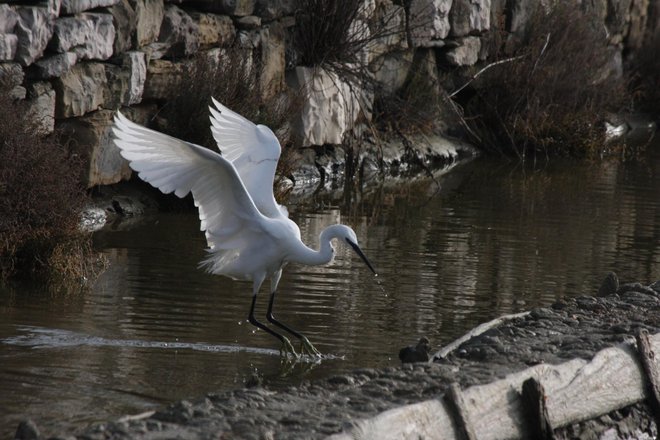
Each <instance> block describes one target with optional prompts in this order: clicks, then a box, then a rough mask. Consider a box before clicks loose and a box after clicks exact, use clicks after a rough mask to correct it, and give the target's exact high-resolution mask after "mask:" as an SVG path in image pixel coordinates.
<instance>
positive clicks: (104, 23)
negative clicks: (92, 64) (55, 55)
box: [48, 13, 115, 60]
mask: <svg viewBox="0 0 660 440" xmlns="http://www.w3.org/2000/svg"><path fill="white" fill-rule="evenodd" d="M114 40H115V27H114V25H113V18H112V15H110V14H99V13H83V14H78V15H76V16H73V17H64V18H59V19H57V20H56V21H55V27H54V31H53V37H52V39H51V40H50V43H49V45H48V48H49V49H51V50H53V51H55V52H60V53H63V52H69V51H71V52H74V53H75V54H76V56H77V57H78V59H79V60H106V59H108V58H110V57H111V56H112V53H113V50H112V46H113V43H114Z"/></svg>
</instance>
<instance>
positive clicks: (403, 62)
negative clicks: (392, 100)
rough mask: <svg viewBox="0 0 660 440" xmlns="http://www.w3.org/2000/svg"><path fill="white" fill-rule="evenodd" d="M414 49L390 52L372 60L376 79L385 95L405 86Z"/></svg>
mask: <svg viewBox="0 0 660 440" xmlns="http://www.w3.org/2000/svg"><path fill="white" fill-rule="evenodd" d="M412 60H413V54H412V50H405V51H396V52H388V53H387V54H385V55H382V56H380V57H378V58H377V59H376V60H375V61H374V62H372V65H371V69H372V70H373V72H374V79H375V80H376V81H377V82H378V84H379V86H380V88H381V91H382V93H383V94H384V95H391V94H393V93H395V92H396V91H397V90H399V89H400V88H401V86H403V83H404V82H405V81H406V78H407V76H408V71H409V70H410V66H411V64H412Z"/></svg>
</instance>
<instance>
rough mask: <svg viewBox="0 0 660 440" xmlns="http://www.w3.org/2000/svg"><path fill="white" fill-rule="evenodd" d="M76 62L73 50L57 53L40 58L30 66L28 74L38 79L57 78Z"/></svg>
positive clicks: (76, 57) (76, 56)
mask: <svg viewBox="0 0 660 440" xmlns="http://www.w3.org/2000/svg"><path fill="white" fill-rule="evenodd" d="M77 62H78V55H76V54H75V53H73V52H65V53H59V54H56V55H50V56H47V57H43V58H40V59H39V60H38V61H36V62H35V63H34V64H33V65H32V66H31V67H30V75H31V76H32V77H34V78H38V79H48V78H57V77H59V76H62V75H63V74H64V73H65V72H68V71H69V70H70V69H71V68H72V67H73V66H75V65H76V63H77Z"/></svg>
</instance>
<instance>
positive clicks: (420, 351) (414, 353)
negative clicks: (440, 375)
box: [399, 336, 431, 364]
mask: <svg viewBox="0 0 660 440" xmlns="http://www.w3.org/2000/svg"><path fill="white" fill-rule="evenodd" d="M430 351H431V347H430V346H429V340H428V338H427V337H426V336H422V337H421V338H420V339H419V342H418V343H417V345H415V346H414V347H413V346H412V345H410V346H408V347H404V348H402V349H401V350H399V359H400V360H401V363H403V364H407V363H412V362H428V361H429V352H430Z"/></svg>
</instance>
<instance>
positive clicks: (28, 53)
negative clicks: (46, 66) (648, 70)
mask: <svg viewBox="0 0 660 440" xmlns="http://www.w3.org/2000/svg"><path fill="white" fill-rule="evenodd" d="M18 14H19V18H18V22H17V23H16V27H15V28H14V32H15V33H16V35H17V36H18V47H17V48H16V56H15V58H14V59H15V60H16V61H18V62H19V63H21V64H22V65H24V66H29V65H30V64H32V63H33V62H34V61H35V60H36V59H37V58H39V57H40V56H41V55H42V54H43V52H44V50H45V49H46V46H47V45H48V40H50V37H51V35H52V34H53V26H52V23H51V21H50V19H49V15H48V9H47V8H41V7H23V8H19V9H18Z"/></svg>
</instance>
